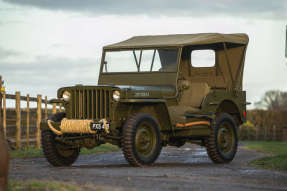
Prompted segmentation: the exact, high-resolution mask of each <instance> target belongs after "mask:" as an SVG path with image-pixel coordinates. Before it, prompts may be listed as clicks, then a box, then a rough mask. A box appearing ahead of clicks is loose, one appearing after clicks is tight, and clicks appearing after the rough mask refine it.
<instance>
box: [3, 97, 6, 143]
mask: <svg viewBox="0 0 287 191" xmlns="http://www.w3.org/2000/svg"><path fill="white" fill-rule="evenodd" d="M6 111H7V110H6V94H5V92H4V93H3V133H4V137H7V112H6Z"/></svg>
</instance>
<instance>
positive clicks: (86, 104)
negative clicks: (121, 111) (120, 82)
mask: <svg viewBox="0 0 287 191" xmlns="http://www.w3.org/2000/svg"><path fill="white" fill-rule="evenodd" d="M111 96H112V91H111V90H107V89H105V88H100V87H98V88H94V89H74V90H72V103H71V104H72V117H73V118H74V119H94V120H99V119H103V118H106V119H109V118H110V111H111V103H110V102H111V99H112V98H111Z"/></svg>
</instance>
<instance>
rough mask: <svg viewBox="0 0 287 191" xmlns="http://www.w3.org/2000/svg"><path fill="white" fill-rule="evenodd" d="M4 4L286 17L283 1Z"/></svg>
mask: <svg viewBox="0 0 287 191" xmlns="http://www.w3.org/2000/svg"><path fill="white" fill-rule="evenodd" d="M4 1H5V2H9V3H14V4H19V5H24V6H33V7H38V8H43V9H49V10H67V11H77V12H90V13H93V14H98V15H101V14H120V15H129V14H144V15H155V16H158V15H171V16H177V15H179V16H182V15H192V16H215V15H233V16H240V17H245V16H254V17H257V18H262V17H265V18H277V19H286V18H287V11H286V10H287V2H286V0H275V1H262V0H214V1H210V0H182V1H174V0H156V1H155V0H145V1H134V0H122V1H114V0H97V1H95V0H85V1H79V0H58V1H50V0H41V1H39V0H21V1H19V0H4Z"/></svg>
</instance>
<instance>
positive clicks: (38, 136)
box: [36, 95, 42, 149]
mask: <svg viewBox="0 0 287 191" xmlns="http://www.w3.org/2000/svg"><path fill="white" fill-rule="evenodd" d="M41 111H42V96H41V95H37V132H36V147H37V149H40V147H41V143H40V141H41V140H40V123H41V118H42V112H41Z"/></svg>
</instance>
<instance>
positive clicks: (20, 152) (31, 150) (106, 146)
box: [10, 144, 119, 158]
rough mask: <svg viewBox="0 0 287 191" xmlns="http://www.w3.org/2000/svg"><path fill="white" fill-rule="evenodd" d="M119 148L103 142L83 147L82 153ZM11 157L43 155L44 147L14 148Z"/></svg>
mask: <svg viewBox="0 0 287 191" xmlns="http://www.w3.org/2000/svg"><path fill="white" fill-rule="evenodd" d="M118 150H119V148H118V147H117V146H115V145H111V144H103V145H100V146H98V147H95V148H93V149H86V148H83V149H81V155H87V154H94V153H103V152H111V151H118ZM10 156H11V158H30V157H43V151H42V149H36V148H34V147H30V148H29V149H27V148H23V149H21V150H18V151H16V150H13V151H11V152H10Z"/></svg>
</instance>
